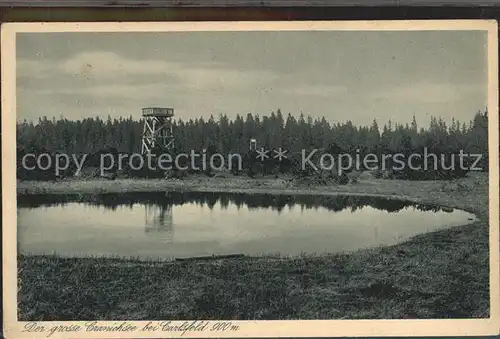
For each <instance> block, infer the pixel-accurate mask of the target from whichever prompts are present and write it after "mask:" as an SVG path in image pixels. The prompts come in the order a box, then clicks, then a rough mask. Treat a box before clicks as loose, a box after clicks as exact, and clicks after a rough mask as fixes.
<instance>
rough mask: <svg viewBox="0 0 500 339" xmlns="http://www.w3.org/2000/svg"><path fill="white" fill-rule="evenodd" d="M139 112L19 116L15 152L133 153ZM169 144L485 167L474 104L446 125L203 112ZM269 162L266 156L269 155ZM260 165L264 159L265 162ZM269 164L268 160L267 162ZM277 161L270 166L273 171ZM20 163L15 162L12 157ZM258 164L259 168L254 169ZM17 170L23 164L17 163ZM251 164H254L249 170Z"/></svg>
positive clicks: (483, 124)
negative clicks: (469, 114)
mask: <svg viewBox="0 0 500 339" xmlns="http://www.w3.org/2000/svg"><path fill="white" fill-rule="evenodd" d="M142 129H143V120H142V119H141V120H134V119H133V118H132V117H129V118H118V119H116V118H115V119H112V118H110V117H108V118H107V119H104V120H103V119H101V118H98V117H97V118H85V119H83V120H68V119H65V118H60V119H58V120H57V119H55V118H53V119H48V118H47V117H41V118H39V120H38V121H35V122H33V121H22V122H18V124H17V149H18V162H19V157H22V155H23V154H26V153H29V152H31V153H40V152H49V153H56V152H59V153H66V154H83V153H87V154H97V153H99V152H104V151H109V150H112V151H113V152H116V153H129V154H131V153H138V152H140V146H141V142H140V141H141V135H142ZM173 129H174V135H175V152H189V151H191V150H194V151H197V152H201V151H202V150H204V149H205V150H206V149H208V150H210V151H209V152H211V153H214V152H219V153H221V154H228V153H240V154H248V152H249V141H250V139H252V138H254V139H256V140H257V147H258V148H261V147H263V148H265V149H278V148H280V147H281V148H283V149H285V150H287V151H288V154H289V155H290V156H289V158H288V159H287V161H288V163H287V164H286V165H283V164H276V162H272V163H270V164H267V169H265V170H263V171H264V172H265V174H268V173H274V172H276V171H279V172H289V171H293V169H294V168H295V167H294V166H293V161H294V159H295V158H297V155H298V154H299V153H300V152H301V151H302V150H308V151H309V150H312V149H321V150H327V151H330V152H332V153H334V154H340V153H348V154H353V155H354V154H355V153H356V152H357V153H358V154H359V153H360V154H368V153H374V154H383V153H385V154H387V153H392V154H394V153H403V154H410V153H412V152H417V153H422V152H423V150H424V148H425V149H427V150H428V151H429V152H433V153H436V154H445V155H450V154H458V153H459V151H460V150H463V152H464V153H466V154H482V155H483V157H482V160H481V162H480V164H479V165H480V166H481V167H482V168H484V169H485V170H487V155H488V113H487V111H484V112H481V111H479V112H477V113H476V115H475V116H474V118H473V119H472V120H471V121H467V122H460V121H456V120H453V121H452V122H451V124H449V125H447V124H446V123H445V122H444V121H443V120H442V119H441V118H436V117H432V118H431V122H430V125H429V126H418V125H417V122H416V119H415V117H413V119H412V121H410V122H408V123H406V124H397V123H392V122H391V121H387V122H385V123H384V125H382V126H380V125H379V122H378V121H376V120H373V123H372V124H371V125H370V126H355V125H354V124H353V123H352V122H351V121H347V122H331V121H327V120H326V119H325V118H324V117H323V118H312V117H310V116H304V115H303V114H301V115H300V117H299V118H295V117H294V116H293V115H291V114H288V115H287V116H284V115H283V114H282V112H281V111H280V110H277V111H276V112H272V113H271V114H270V115H268V116H259V115H253V114H250V113H249V114H247V116H246V117H243V116H241V115H237V116H236V118H235V119H234V120H231V119H229V118H228V117H227V116H226V115H220V116H218V117H217V118H215V117H213V116H210V118H208V119H204V118H197V119H189V120H187V121H184V120H183V119H182V118H177V119H175V121H174V126H173ZM268 162H269V161H268ZM264 167H266V166H264ZM269 167H271V168H269ZM273 168H276V171H273ZM18 169H19V164H18ZM257 171H258V170H257ZM18 172H22V171H19V170H18ZM250 172H252V174H253V172H255V171H250ZM462 175H464V173H463V171H457V170H453V171H451V172H450V171H448V172H447V175H442V173H433V174H425V175H424V174H422V173H420V174H418V175H416V177H413V176H415V174H409V173H404V174H401V175H400V177H402V178H407V179H435V178H436V177H440V176H444V177H446V178H448V177H454V176H462Z"/></svg>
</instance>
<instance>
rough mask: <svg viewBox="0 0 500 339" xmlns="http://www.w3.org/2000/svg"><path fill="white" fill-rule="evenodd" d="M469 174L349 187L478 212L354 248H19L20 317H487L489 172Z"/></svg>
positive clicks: (36, 318)
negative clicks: (104, 252)
mask: <svg viewBox="0 0 500 339" xmlns="http://www.w3.org/2000/svg"><path fill="white" fill-rule="evenodd" d="M465 180H468V181H469V183H470V185H468V186H467V187H469V189H468V191H467V194H464V192H463V190H458V189H457V190H455V188H454V187H455V186H457V184H456V182H451V183H449V185H448V186H446V185H432V184H431V183H428V182H426V183H414V182H401V181H399V182H394V181H387V180H385V181H384V180H381V181H375V182H370V183H364V184H363V185H364V186H362V187H363V189H362V190H360V189H358V188H356V187H358V186H352V187H351V188H350V192H354V193H356V192H359V193H362V192H363V191H364V192H365V193H372V194H385V195H392V194H394V193H395V192H397V194H398V195H399V196H400V197H407V198H410V199H413V200H418V201H428V202H432V203H440V204H443V205H447V206H453V207H455V208H462V209H465V210H468V211H473V212H474V213H476V214H477V215H478V217H479V220H478V221H477V222H474V223H473V224H470V225H466V226H460V227H454V228H450V229H446V230H441V231H437V232H432V233H427V234H422V235H419V236H416V237H414V238H412V239H410V240H408V241H406V242H404V243H401V244H398V245H394V246H388V247H378V248H373V249H366V250H360V251H356V252H353V253H340V254H322V255H320V254H318V255H301V256H298V257H280V256H279V255H278V254H273V255H268V256H263V257H245V258H229V259H223V260H209V261H182V262H175V261H174V262H172V261H156V260H150V261H139V260H138V259H137V258H100V257H89V258H61V257H58V256H57V255H44V256H35V255H19V256H18V273H19V281H20V284H19V293H18V302H19V320H22V321H28V320H29V321H33V320H46V321H50V320H90V319H98V320H119V319H128V320H145V319H148V320H149V319H150V320H154V319H172V320H175V319H179V320H180V319H242V320H246V319H405V318H482V317H488V316H489V246H488V235H489V232H488V230H489V227H488V226H489V224H488V185H487V183H488V181H487V177H484V176H483V177H472V178H468V179H465ZM361 184H362V183H361ZM366 187H371V188H370V189H367V188H366ZM457 187H459V186H457ZM346 189H347V190H349V186H347V188H346ZM310 192H312V194H314V192H315V191H314V188H311V190H310Z"/></svg>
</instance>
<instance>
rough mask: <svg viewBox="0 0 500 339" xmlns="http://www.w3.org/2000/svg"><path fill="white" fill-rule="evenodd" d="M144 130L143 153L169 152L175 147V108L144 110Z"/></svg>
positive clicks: (149, 108) (147, 108)
mask: <svg viewBox="0 0 500 339" xmlns="http://www.w3.org/2000/svg"><path fill="white" fill-rule="evenodd" d="M142 116H143V118H144V129H143V132H142V146H141V153H142V154H146V153H150V152H151V151H152V150H153V149H155V148H159V149H161V150H169V149H172V148H173V147H174V134H173V129H172V119H173V117H174V109H173V108H163V107H146V108H143V109H142Z"/></svg>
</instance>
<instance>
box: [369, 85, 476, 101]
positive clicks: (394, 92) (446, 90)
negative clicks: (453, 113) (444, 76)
mask: <svg viewBox="0 0 500 339" xmlns="http://www.w3.org/2000/svg"><path fill="white" fill-rule="evenodd" d="M485 86H486V85H481V84H456V83H425V82H421V83H414V84H408V85H400V86H399V87H392V88H386V89H383V90H376V91H374V92H372V94H371V95H370V97H371V98H372V99H374V100H384V101H385V100H391V101H395V102H406V103H414V102H419V103H428V104H442V103H449V102H457V101H461V100H462V99H463V96H465V95H471V94H481V93H486V87H485Z"/></svg>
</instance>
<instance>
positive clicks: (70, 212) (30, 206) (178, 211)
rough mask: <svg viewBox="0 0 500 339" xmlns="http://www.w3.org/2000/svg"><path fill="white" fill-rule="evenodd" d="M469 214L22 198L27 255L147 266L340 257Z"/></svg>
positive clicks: (297, 201)
mask: <svg viewBox="0 0 500 339" xmlns="http://www.w3.org/2000/svg"><path fill="white" fill-rule="evenodd" d="M474 220H475V216H474V215H473V214H470V213H468V212H465V211H461V210H456V209H448V208H440V207H438V206H429V205H416V204H412V203H408V202H401V201H397V200H390V199H381V198H371V197H354V196H336V197H320V196H284V195H280V196H276V195H268V194H257V195H245V194H228V193H195V192H191V193H172V192H171V193H136V194H126V195H123V194H121V195H112V194H107V195H99V196H82V195H79V196H63V197H61V196H47V195H45V196H32V197H19V199H18V247H19V250H20V252H21V253H32V254H42V253H49V254H50V253H57V254H59V255H62V256H89V255H92V256H120V257H130V256H132V257H139V258H142V259H156V258H165V259H171V258H181V257H182V258H185V257H192V256H205V255H213V254H247V255H259V254H280V255H298V254H301V253H324V252H329V253H335V252H343V251H353V250H357V249H361V248H367V247H373V246H378V245H391V244H395V243H398V242H402V241H404V240H406V239H408V238H410V237H412V236H414V235H417V234H420V233H425V232H429V231H435V230H439V229H444V228H448V227H451V226H458V225H463V224H467V223H471V222H473V221H474Z"/></svg>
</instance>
